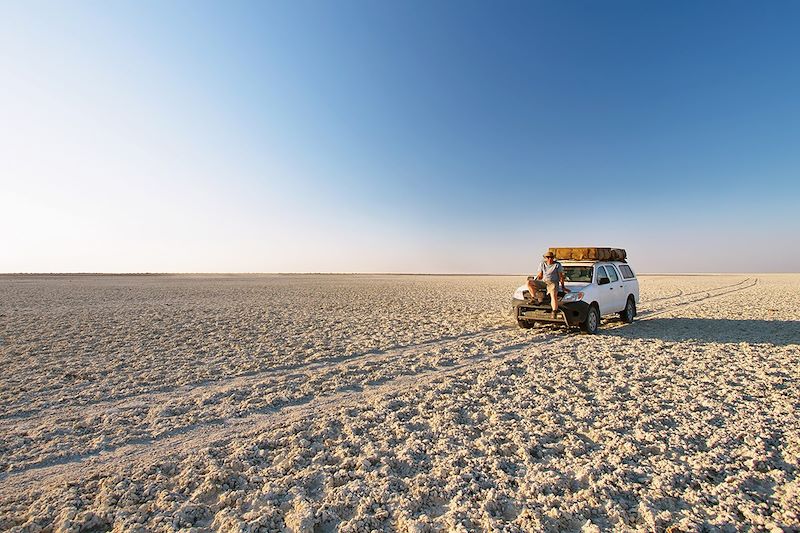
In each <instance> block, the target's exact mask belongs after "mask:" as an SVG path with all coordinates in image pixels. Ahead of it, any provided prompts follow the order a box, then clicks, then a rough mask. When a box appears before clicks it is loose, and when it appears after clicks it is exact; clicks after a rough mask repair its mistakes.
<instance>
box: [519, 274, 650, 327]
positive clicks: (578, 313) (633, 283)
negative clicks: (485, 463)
mask: <svg viewBox="0 0 800 533" xmlns="http://www.w3.org/2000/svg"><path fill="white" fill-rule="evenodd" d="M560 263H561V265H562V266H563V267H564V279H565V283H564V285H565V286H566V287H567V289H569V292H566V293H565V292H562V291H559V293H558V313H557V314H556V316H555V317H553V314H552V308H551V306H550V297H549V296H548V295H547V294H546V292H544V291H537V292H536V294H531V293H530V291H529V290H528V286H527V285H523V286H522V287H520V288H518V289H517V290H516V291H515V292H514V298H513V301H512V304H513V306H514V316H515V317H516V319H517V324H519V326H520V327H522V328H531V327H533V326H534V324H536V322H550V323H558V324H565V325H566V326H567V327H574V326H579V327H580V328H581V329H582V330H583V331H584V332H586V333H596V332H597V329H598V328H599V327H600V317H602V316H606V315H611V314H618V315H619V317H620V318H621V319H622V320H623V321H624V322H633V318H634V317H635V316H636V305H637V304H638V303H639V280H637V279H636V275H635V274H634V273H633V270H631V267H630V265H628V263H627V262H625V261H567V260H564V261H560Z"/></svg>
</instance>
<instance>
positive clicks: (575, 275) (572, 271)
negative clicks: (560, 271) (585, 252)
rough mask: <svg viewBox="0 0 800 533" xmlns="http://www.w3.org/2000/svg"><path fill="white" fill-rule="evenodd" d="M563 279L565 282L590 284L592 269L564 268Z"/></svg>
mask: <svg viewBox="0 0 800 533" xmlns="http://www.w3.org/2000/svg"><path fill="white" fill-rule="evenodd" d="M564 279H565V280H566V281H583V282H585V283H591V282H592V267H590V266H565V267H564Z"/></svg>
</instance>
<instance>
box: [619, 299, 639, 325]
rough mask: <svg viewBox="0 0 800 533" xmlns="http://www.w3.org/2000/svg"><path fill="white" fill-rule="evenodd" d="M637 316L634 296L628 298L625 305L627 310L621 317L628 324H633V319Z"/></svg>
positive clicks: (621, 313)
mask: <svg viewBox="0 0 800 533" xmlns="http://www.w3.org/2000/svg"><path fill="white" fill-rule="evenodd" d="M635 316H636V301H635V300H634V299H633V296H628V301H627V302H626V303H625V309H624V310H623V311H622V312H620V314H619V317H620V318H621V319H622V321H623V322H625V323H626V324H630V323H631V322H633V317H635Z"/></svg>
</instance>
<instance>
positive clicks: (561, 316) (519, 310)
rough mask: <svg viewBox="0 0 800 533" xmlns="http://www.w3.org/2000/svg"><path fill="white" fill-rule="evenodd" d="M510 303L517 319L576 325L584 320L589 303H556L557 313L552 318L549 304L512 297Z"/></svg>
mask: <svg viewBox="0 0 800 533" xmlns="http://www.w3.org/2000/svg"><path fill="white" fill-rule="evenodd" d="M511 305H512V306H513V310H514V317H515V318H516V319H517V320H534V321H536V322H552V323H554V324H564V323H565V322H566V323H567V324H568V325H570V326H577V325H579V324H580V323H581V322H584V321H585V320H586V314H587V313H588V312H589V304H588V303H586V302H569V303H560V302H559V304H558V314H557V315H556V317H555V318H553V310H552V309H551V308H550V304H544V305H540V304H536V303H535V302H531V301H530V300H517V299H516V298H513V299H512V300H511Z"/></svg>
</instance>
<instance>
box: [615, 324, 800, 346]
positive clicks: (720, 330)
mask: <svg viewBox="0 0 800 533" xmlns="http://www.w3.org/2000/svg"><path fill="white" fill-rule="evenodd" d="M601 331H602V330H601ZM602 333H603V334H604V335H609V336H615V337H624V338H626V339H658V340H663V341H697V342H704V343H707V342H727V343H731V342H733V343H737V342H747V343H751V344H774V345H776V346H788V345H791V344H800V321H796V320H731V319H727V318H651V319H648V320H642V321H637V322H634V323H633V324H630V325H629V326H625V327H622V328H615V329H611V330H607V331H602Z"/></svg>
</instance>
